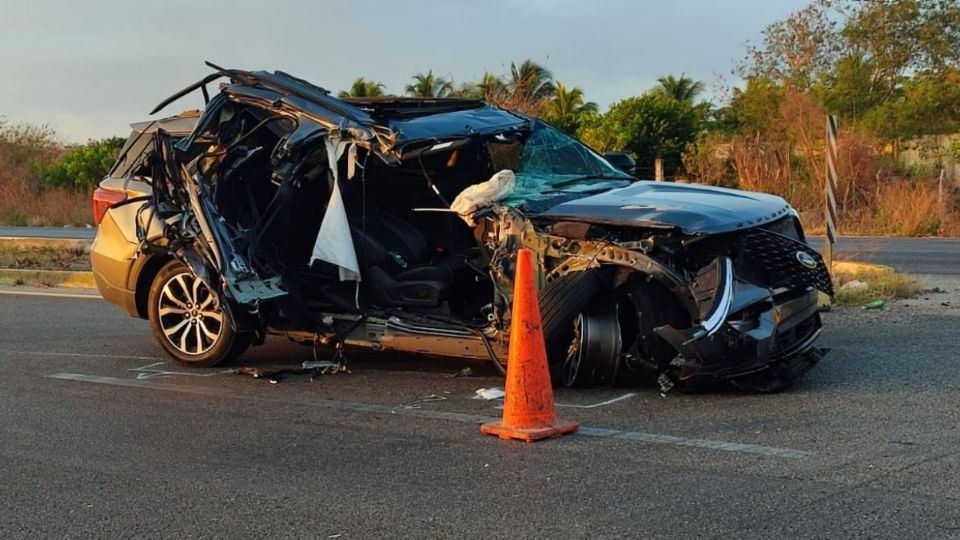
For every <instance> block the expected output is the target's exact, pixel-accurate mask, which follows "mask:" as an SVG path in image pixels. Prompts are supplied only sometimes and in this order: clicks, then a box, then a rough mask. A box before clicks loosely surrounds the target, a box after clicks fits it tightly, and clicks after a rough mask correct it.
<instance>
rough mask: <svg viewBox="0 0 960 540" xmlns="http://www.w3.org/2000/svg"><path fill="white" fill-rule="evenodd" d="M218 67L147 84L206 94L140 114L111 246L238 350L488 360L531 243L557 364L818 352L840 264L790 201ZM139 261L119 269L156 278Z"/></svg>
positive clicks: (754, 372)
mask: <svg viewBox="0 0 960 540" xmlns="http://www.w3.org/2000/svg"><path fill="white" fill-rule="evenodd" d="M211 67H212V68H213V69H214V70H215V72H214V73H213V74H211V76H208V77H206V78H204V79H203V80H201V81H200V82H198V83H196V84H194V85H191V86H190V87H188V88H186V89H184V90H183V91H181V92H178V93H177V94H175V95H174V96H171V98H169V99H168V100H166V101H165V102H164V103H162V104H161V105H165V104H167V103H169V102H171V101H173V100H175V99H177V98H179V97H180V96H182V95H185V94H186V93H189V92H191V91H200V92H205V95H206V96H207V97H209V98H210V99H209V100H208V103H207V107H206V109H205V111H204V112H203V114H202V116H200V117H199V118H197V115H196V114H185V115H181V116H178V117H173V118H171V119H164V120H159V121H157V122H155V123H150V124H144V125H138V126H135V130H134V134H132V135H131V139H130V140H129V141H128V144H126V145H125V146H124V150H123V151H122V154H123V155H122V156H121V158H120V160H118V166H116V167H114V172H115V173H116V174H118V175H131V174H141V175H143V174H150V175H152V177H153V178H152V183H150V184H146V185H148V186H150V187H151V188H152V193H151V195H150V198H149V201H147V204H144V206H143V209H144V210H143V211H139V210H138V211H137V212H132V211H126V212H124V211H117V212H114V213H113V214H111V216H113V217H114V218H115V219H120V220H122V221H129V222H130V223H129V226H130V231H129V232H128V233H127V232H121V233H120V236H122V237H123V238H122V240H123V241H122V242H117V243H116V244H123V245H124V246H125V247H124V250H121V251H123V253H127V254H128V253H132V252H136V253H138V258H140V259H141V260H140V261H138V262H137V265H136V268H137V269H139V268H148V269H151V270H152V271H155V272H156V271H158V270H159V269H160V268H161V267H162V268H166V269H167V271H166V273H165V274H164V273H163V272H161V273H159V274H157V275H171V274H170V272H171V271H176V272H180V274H178V275H183V271H184V270H186V271H188V272H189V273H191V274H193V275H194V276H196V277H197V278H199V279H198V281H199V282H201V283H203V284H204V285H206V288H207V289H209V291H210V294H211V295H216V296H217V298H218V300H219V305H221V306H222V317H223V318H224V320H225V321H228V322H229V324H230V327H231V328H232V329H233V330H234V332H235V333H236V336H239V337H240V343H241V344H242V345H244V346H246V345H245V344H246V343H249V342H262V340H263V336H264V335H266V334H268V333H269V334H278V335H284V336H287V337H289V338H291V339H294V340H296V341H301V342H303V343H305V344H309V345H311V346H314V347H320V346H323V347H332V348H333V349H334V354H335V355H337V358H338V359H340V355H341V354H342V352H343V346H344V345H345V344H348V345H359V346H366V347H370V348H373V349H376V350H394V351H408V352H415V353H420V354H430V355H440V356H456V357H467V358H475V359H489V360H492V361H493V362H494V364H495V365H496V366H497V367H498V368H502V367H503V362H504V361H505V357H506V354H505V353H506V350H507V348H508V344H509V334H508V332H509V331H508V328H509V322H510V318H511V305H512V301H513V298H512V296H513V292H512V291H513V275H514V272H515V262H516V254H517V250H518V249H519V248H521V247H526V248H529V249H531V250H532V251H533V252H534V253H535V255H536V263H537V264H536V274H537V276H536V277H537V280H538V284H539V286H540V290H541V299H540V300H541V302H543V306H542V309H543V313H544V314H545V315H546V316H544V330H545V341H546V345H547V348H548V350H549V351H550V362H551V366H550V369H551V373H552V374H553V376H554V380H555V382H556V383H557V384H564V385H572V386H576V385H581V384H587V385H589V384H594V385H598V384H602V385H607V384H612V383H613V382H614V381H615V379H616V378H617V377H618V376H619V375H621V374H624V373H627V374H630V375H631V376H633V375H637V374H639V373H645V374H647V375H649V376H650V379H651V380H655V381H658V383H659V384H660V385H661V388H663V389H664V390H666V389H668V388H671V387H674V386H680V387H690V386H695V385H698V384H700V383H702V382H704V381H716V380H723V381H729V382H730V383H733V384H734V385H737V386H739V387H741V388H751V389H755V390H759V391H770V390H773V389H778V388H781V387H783V385H784V384H789V382H790V381H792V380H793V379H795V378H796V377H797V376H799V375H801V374H802V372H803V371H805V370H806V369H809V367H810V366H812V365H813V364H814V363H815V362H816V360H817V359H818V358H819V355H820V354H821V353H820V351H818V350H817V349H815V348H814V346H813V343H814V340H815V339H816V337H817V335H819V331H820V319H819V316H818V312H817V298H816V297H817V294H818V290H820V291H823V292H825V293H827V294H832V284H831V282H830V277H829V273H828V272H827V269H826V268H825V267H824V266H823V264H822V259H820V258H818V255H817V254H816V253H815V252H813V251H812V250H810V249H809V247H808V246H807V245H806V243H805V241H804V237H803V231H802V228H801V227H800V224H799V220H798V219H797V216H796V213H795V212H794V211H793V210H792V209H790V207H789V206H788V205H787V204H786V203H785V202H784V201H783V200H782V199H780V198H777V197H773V196H768V195H762V194H750V193H744V192H739V191H734V190H724V189H719V188H708V187H704V186H693V185H677V184H670V183H657V184H653V183H646V182H638V181H636V179H635V178H633V177H631V176H627V175H626V174H625V173H624V172H622V171H621V170H618V169H617V168H615V167H614V166H613V165H611V164H610V163H609V162H608V161H607V160H606V159H605V158H604V157H603V156H601V155H600V154H598V153H596V152H594V151H593V150H591V149H590V148H588V147H586V146H584V145H583V144H582V143H581V142H579V141H577V140H576V139H573V138H571V137H569V136H567V135H565V134H563V133H561V132H559V131H557V130H556V129H555V128H553V127H551V126H549V125H547V124H545V123H543V122H540V121H539V120H536V119H532V118H528V117H526V116H523V115H520V114H516V113H513V112H510V111H504V110H501V109H499V108H497V107H494V106H492V105H489V104H486V103H483V102H481V101H476V100H461V99H452V100H444V99H414V98H394V97H385V98H369V99H348V100H342V99H338V98H336V97H334V96H332V95H331V94H330V92H328V91H327V90H325V89H323V88H321V87H318V86H315V85H313V84H311V83H309V82H307V81H304V80H301V79H298V78H296V77H293V76H291V75H288V74H285V73H282V72H273V73H270V72H263V71H243V70H235V69H223V68H220V67H217V66H212V65H211ZM220 77H224V78H227V79H229V82H228V83H227V84H224V85H222V86H221V87H220V89H219V92H217V93H216V95H213V96H210V95H209V94H208V93H207V92H208V90H207V85H208V84H209V83H212V82H213V81H214V80H216V79H217V78H220ZM191 127H192V130H191V129H189V128H191ZM138 129H139V131H137V130H138ZM188 131H189V132H188ZM145 134H149V135H148V136H147V138H143V136H144V135H145ZM144 141H147V142H144ZM371 158H372V159H371ZM119 163H123V164H124V165H123V166H119ZM497 171H502V172H500V173H498V172H497ZM503 171H506V172H510V174H506V173H505V172H503ZM511 171H512V172H511ZM491 178H492V179H493V180H488V179H491ZM144 184H145V182H138V185H144ZM112 185H123V183H122V182H119V181H116V182H113V183H112ZM141 200H142V199H141ZM450 201H455V203H454V204H452V205H451V204H450ZM146 212H149V213H150V215H149V217H147V215H146ZM132 215H135V218H131V217H129V216H132ZM125 216H127V217H125ZM141 218H144V219H145V220H144V219H141ZM132 240H133V241H136V243H134V242H133V241H132ZM97 245H98V246H108V245H109V243H107V242H103V243H98V244H97ZM143 259H149V260H147V261H144V260H143ZM98 260H108V257H107V256H104V257H98ZM110 260H113V261H116V260H117V258H116V257H113V258H112V259H110ZM151 261H152V262H151ZM171 265H173V266H171ZM128 274H129V275H130V276H132V277H128ZM135 274H136V270H133V269H131V270H129V271H127V272H126V273H124V280H123V281H124V285H126V284H127V283H134V284H139V283H141V282H146V283H147V286H148V287H149V286H153V284H152V283H151V282H150V278H149V277H146V278H144V279H142V280H141V279H140V277H139V276H137V275H135ZM148 292H149V291H148ZM144 294H145V293H144V292H142V291H137V292H134V293H127V294H126V296H127V297H128V298H139V297H142V296H143V295H144ZM105 296H108V295H106V294H105ZM138 302H140V303H143V302H142V301H141V300H138ZM128 304H130V302H129V301H126V300H125V301H123V305H124V306H127V305H128ZM137 308H138V313H139V311H144V312H146V313H148V314H149V313H150V309H151V307H150V306H149V305H147V306H146V308H145V309H143V310H140V309H139V306H137ZM150 317H151V319H152V320H156V319H157V317H156V314H153V315H150ZM185 335H186V334H185ZM187 341H189V340H187ZM161 345H162V346H164V347H165V350H167V352H168V353H170V354H171V355H172V356H174V357H175V358H177V359H178V360H180V361H183V362H185V363H189V362H191V361H193V359H191V357H190V356H189V355H188V354H186V353H189V352H190V351H186V352H183V351H181V352H180V353H178V352H177V350H175V349H176V344H172V345H171V344H170V343H166V345H164V344H161ZM191 345H193V349H194V350H193V352H196V350H197V347H196V346H195V345H196V344H191V343H185V344H184V347H188V348H189V346H191ZM171 347H173V348H171ZM205 350H207V349H205ZM209 350H218V349H217V348H215V347H210V348H209ZM181 353H182V354H181ZM218 354H219V353H218ZM231 354H232V353H231ZM226 356H227V353H223V354H222V357H216V358H212V359H209V358H208V359H204V360H203V361H204V362H216V361H219V360H221V359H222V358H225V357H226ZM338 361H339V360H338Z"/></svg>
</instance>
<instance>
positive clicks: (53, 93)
mask: <svg viewBox="0 0 960 540" xmlns="http://www.w3.org/2000/svg"><path fill="white" fill-rule="evenodd" d="M808 2H809V0H766V1H765V0H679V1H678V0H674V1H669V0H667V1H664V0H657V1H652V0H633V1H630V0H553V1H549V0H516V1H508V0H487V1H483V2H480V1H467V0H435V1H432V2H430V1H426V0H403V1H387V0H363V1H353V2H348V1H342V2H332V1H323V0H315V1H306V0H304V1H294V0H289V1H284V0H270V1H260V2H253V1H248V0H231V1H221V0H209V1H201V0H163V1H159V2H158V1H151V2H146V1H138V0H99V1H97V2H81V1H77V0H0V117H2V118H5V119H6V120H7V121H12V122H30V123H36V124H46V125H48V126H49V127H51V128H53V129H55V130H56V131H57V133H58V134H59V136H60V138H61V139H62V140H63V141H64V142H83V141H86V140H87V139H90V138H100V137H106V136H111V135H122V136H126V134H127V133H128V132H129V130H128V129H127V126H128V125H129V124H130V123H131V122H136V121H140V120H144V119H147V118H148V114H147V113H149V111H150V110H151V109H153V107H154V105H156V104H157V103H159V102H160V101H162V100H163V99H164V98H166V97H167V96H169V95H170V94H172V93H174V92H176V91H177V90H179V89H181V88H183V87H185V86H187V85H188V84H190V83H192V82H194V81H196V80H198V79H200V78H202V77H203V76H204V75H206V74H207V73H209V69H208V68H207V67H206V66H204V64H203V61H204V60H210V61H211V62H213V63H215V64H219V65H221V66H224V67H232V68H240V69H250V70H257V69H267V70H274V69H280V70H283V71H286V72H288V73H291V74H293V75H296V76H298V77H302V78H305V79H308V80H310V81H311V82H314V83H315V84H317V85H319V86H322V87H324V88H327V89H330V90H332V91H337V90H342V89H345V88H348V87H349V86H350V84H351V82H352V81H353V80H354V79H355V78H356V77H360V76H363V77H366V78H368V79H373V80H377V81H381V82H383V83H385V84H386V86H387V90H388V91H389V92H392V93H398V94H399V93H402V92H403V90H404V87H405V86H406V85H407V84H408V83H409V82H410V78H411V77H412V75H413V74H415V73H417V72H426V71H427V70H429V69H432V70H433V71H434V73H435V74H438V75H441V76H443V77H445V78H452V79H453V80H454V81H455V82H456V83H460V82H465V81H470V80H478V79H480V77H482V75H483V73H484V71H492V72H494V73H504V72H507V71H508V70H509V67H510V63H511V62H517V63H519V62H521V61H523V60H524V59H527V58H530V59H532V60H534V61H536V62H539V63H541V64H542V65H544V66H546V67H547V68H548V69H550V70H551V71H552V72H553V74H554V77H555V78H556V79H557V80H559V81H561V82H563V83H564V84H566V85H568V86H579V87H581V88H582V89H583V90H584V93H585V95H586V98H587V100H589V101H595V102H597V103H598V104H599V105H600V108H601V110H605V109H606V108H607V107H608V106H609V105H610V104H611V103H615V102H616V101H618V100H620V99H623V98H625V97H629V96H633V95H637V94H640V93H642V92H643V91H645V90H648V89H649V88H651V87H653V86H654V85H655V84H656V80H657V78H658V77H661V76H663V75H667V74H675V75H679V74H681V73H683V74H686V75H687V76H688V77H691V78H694V79H697V80H702V81H704V82H705V83H707V84H708V88H709V89H710V95H711V96H714V97H717V96H720V95H721V90H720V88H721V87H722V85H720V84H719V82H720V81H721V79H724V80H725V84H726V85H730V84H736V83H737V80H736V79H735V78H734V77H732V76H731V73H730V72H731V70H732V68H733V67H734V65H735V63H736V61H738V60H739V59H741V58H743V56H744V44H745V43H746V42H748V41H749V42H753V43H756V42H758V41H759V40H760V39H761V38H762V34H761V32H762V31H763V29H764V28H765V27H766V26H767V25H768V24H770V23H772V22H774V21H777V20H779V19H782V18H784V17H785V16H786V15H788V14H789V13H791V12H793V11H796V10H797V9H799V8H800V7H802V6H803V5H805V4H807V3H808ZM201 105H202V100H201V99H199V98H194V99H193V100H184V101H181V102H179V103H177V104H175V105H174V106H171V108H170V109H167V110H166V111H165V112H171V113H174V112H178V111H179V110H182V109H187V108H197V107H199V106H201Z"/></svg>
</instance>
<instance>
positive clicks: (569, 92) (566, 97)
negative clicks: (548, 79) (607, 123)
mask: <svg viewBox="0 0 960 540" xmlns="http://www.w3.org/2000/svg"><path fill="white" fill-rule="evenodd" d="M588 111H589V112H597V104H596V103H594V102H592V101H588V102H584V101H583V90H582V89H581V88H580V87H579V86H574V87H573V88H567V86H566V85H565V84H563V83H562V82H560V81H557V82H556V87H555V91H554V95H553V99H551V100H550V101H548V102H547V114H548V115H549V116H554V117H564V116H571V115H573V116H575V115H579V114H580V113H584V112H588Z"/></svg>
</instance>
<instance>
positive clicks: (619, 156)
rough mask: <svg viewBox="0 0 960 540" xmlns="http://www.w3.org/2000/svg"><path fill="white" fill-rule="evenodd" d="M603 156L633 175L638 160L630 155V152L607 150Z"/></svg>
mask: <svg viewBox="0 0 960 540" xmlns="http://www.w3.org/2000/svg"><path fill="white" fill-rule="evenodd" d="M603 157H604V159H606V160H607V161H609V162H610V164H611V165H613V166H614V167H616V168H618V169H620V170H621V171H623V172H625V173H627V174H629V175H630V176H633V172H634V170H635V169H636V168H637V162H636V161H634V160H633V158H632V157H630V154H626V153H624V152H607V153H606V154H604V155H603Z"/></svg>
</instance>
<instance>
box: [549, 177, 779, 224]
mask: <svg viewBox="0 0 960 540" xmlns="http://www.w3.org/2000/svg"><path fill="white" fill-rule="evenodd" d="M789 211H790V205H789V204H787V202H786V201H784V200H783V199H781V198H780V197H777V196H774V195H768V194H766V193H754V192H747V191H739V190H735V189H725V188H718V187H710V186H701V185H694V184H675V183H672V182H649V181H641V182H636V183H634V184H631V185H629V186H627V187H625V188H620V189H614V190H610V191H607V192H604V193H600V194H598V195H591V196H588V197H583V198H580V199H574V200H568V201H566V202H563V203H560V204H558V205H556V206H554V207H552V208H550V209H548V210H547V211H545V212H543V213H541V214H539V216H541V217H548V218H551V219H568V220H572V221H584V222H589V223H598V224H609V225H624V226H631V225H633V226H645V227H677V228H680V229H682V230H683V231H684V232H686V233H690V234H696V233H705V234H716V233H723V232H729V231H735V230H739V229H746V228H749V227H755V226H757V225H762V224H764V223H769V222H771V221H774V220H776V219H778V218H781V217H783V216H784V215H786V214H787V213H788V212H789Z"/></svg>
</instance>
